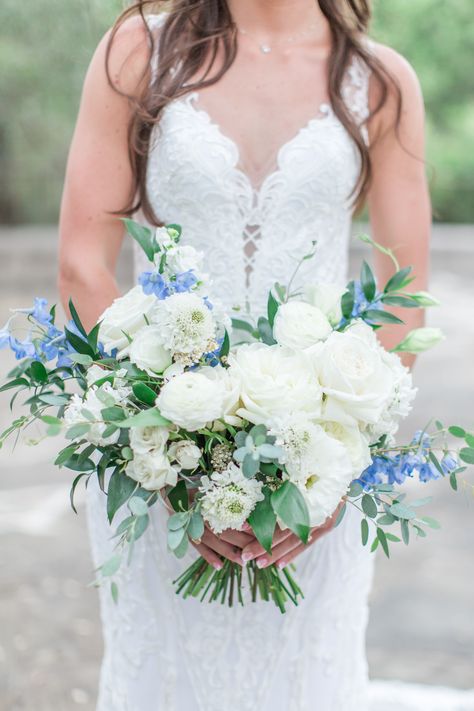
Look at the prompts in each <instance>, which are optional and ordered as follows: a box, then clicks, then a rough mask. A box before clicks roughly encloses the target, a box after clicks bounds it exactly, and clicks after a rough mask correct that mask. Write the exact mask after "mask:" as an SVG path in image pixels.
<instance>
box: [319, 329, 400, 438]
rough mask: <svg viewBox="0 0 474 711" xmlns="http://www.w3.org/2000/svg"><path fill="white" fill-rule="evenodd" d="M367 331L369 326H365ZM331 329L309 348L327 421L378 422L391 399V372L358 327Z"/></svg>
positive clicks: (364, 333) (345, 422)
mask: <svg viewBox="0 0 474 711" xmlns="http://www.w3.org/2000/svg"><path fill="white" fill-rule="evenodd" d="M367 328H368V329H369V330H371V329H370V327H367ZM358 331H359V333H358V332H357V330H356V328H350V329H349V330H348V331H346V332H344V333H338V332H336V331H334V332H333V333H331V335H330V336H329V337H328V339H327V340H326V341H325V342H324V343H322V344H318V347H316V348H314V349H313V350H312V356H313V358H314V365H315V370H316V372H317V374H318V377H319V381H320V383H321V386H322V389H323V393H324V394H325V396H326V398H325V403H324V409H323V417H324V419H325V420H327V421H334V422H341V423H343V424H347V425H353V424H357V423H361V424H367V423H374V422H377V420H378V419H379V417H380V416H381V414H382V413H383V411H384V409H385V408H386V407H387V404H388V402H389V401H390V398H391V394H392V390H393V375H392V372H391V370H390V368H388V366H387V365H386V364H385V363H384V362H383V359H382V357H381V354H380V349H379V346H378V344H377V342H376V341H375V340H374V341H373V342H371V336H370V334H369V333H368V332H367V331H366V330H365V329H362V327H361V326H359V327H358Z"/></svg>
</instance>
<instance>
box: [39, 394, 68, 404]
mask: <svg viewBox="0 0 474 711" xmlns="http://www.w3.org/2000/svg"><path fill="white" fill-rule="evenodd" d="M39 400H40V401H41V402H44V404H45V405H57V406H58V407H62V406H63V405H67V403H68V402H69V400H70V397H69V395H40V396H39Z"/></svg>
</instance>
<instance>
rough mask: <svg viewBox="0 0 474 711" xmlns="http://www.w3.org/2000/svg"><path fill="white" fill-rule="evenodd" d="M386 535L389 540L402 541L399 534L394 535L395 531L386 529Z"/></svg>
mask: <svg viewBox="0 0 474 711" xmlns="http://www.w3.org/2000/svg"><path fill="white" fill-rule="evenodd" d="M385 537H386V539H387V541H393V542H394V543H400V542H401V538H399V537H398V536H394V535H393V533H388V531H385Z"/></svg>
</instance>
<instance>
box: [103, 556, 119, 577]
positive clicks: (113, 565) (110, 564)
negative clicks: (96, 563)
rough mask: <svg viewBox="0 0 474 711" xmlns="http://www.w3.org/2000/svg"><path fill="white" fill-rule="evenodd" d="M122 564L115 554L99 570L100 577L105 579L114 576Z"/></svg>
mask: <svg viewBox="0 0 474 711" xmlns="http://www.w3.org/2000/svg"><path fill="white" fill-rule="evenodd" d="M121 564H122V558H121V556H120V555H119V554H116V555H114V556H112V558H109V560H107V561H106V562H105V563H104V564H103V565H102V566H101V568H100V572H101V573H102V575H103V576H104V577H106V578H109V577H111V576H112V575H115V573H116V572H117V571H118V570H119V568H120V566H121Z"/></svg>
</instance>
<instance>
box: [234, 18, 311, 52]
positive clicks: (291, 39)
mask: <svg viewBox="0 0 474 711" xmlns="http://www.w3.org/2000/svg"><path fill="white" fill-rule="evenodd" d="M316 28H317V23H316V22H313V23H311V24H310V25H308V27H306V29H304V30H301V31H300V32H296V33H295V34H293V35H288V36H287V37H285V38H284V40H283V42H284V43H285V44H294V43H295V42H297V41H298V40H299V39H302V38H303V37H307V36H308V35H310V34H312V32H313V30H315V29H316ZM237 31H238V32H240V34H241V35H244V36H246V37H249V38H250V39H251V40H253V41H254V42H256V43H257V44H258V46H259V49H260V51H261V53H262V54H270V53H271V52H273V49H274V46H275V45H270V44H268V43H267V42H261V41H260V40H259V39H257V38H256V37H255V36H254V35H252V34H251V33H250V32H248V31H247V30H246V29H244V28H243V27H237Z"/></svg>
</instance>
